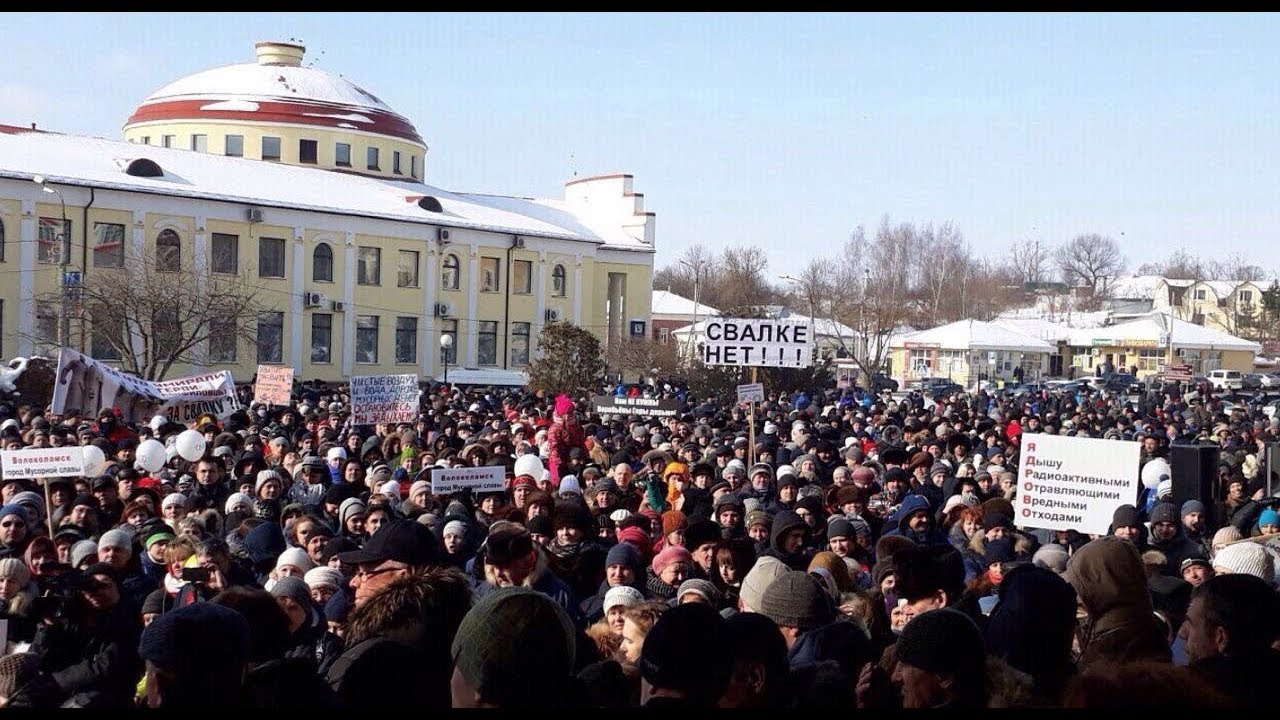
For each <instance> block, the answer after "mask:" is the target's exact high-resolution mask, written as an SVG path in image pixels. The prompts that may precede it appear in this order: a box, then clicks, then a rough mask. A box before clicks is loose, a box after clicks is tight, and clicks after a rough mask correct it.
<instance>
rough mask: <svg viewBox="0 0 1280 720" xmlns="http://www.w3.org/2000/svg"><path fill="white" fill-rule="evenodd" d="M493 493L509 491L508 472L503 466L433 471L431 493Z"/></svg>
mask: <svg viewBox="0 0 1280 720" xmlns="http://www.w3.org/2000/svg"><path fill="white" fill-rule="evenodd" d="M468 488H470V489H471V492H491V491H494V490H505V489H507V471H506V469H505V468H503V467H501V466H485V467H461V468H436V469H434V470H432V471H431V492H432V493H433V494H435V495H448V494H449V493H454V492H458V491H459V490H465V489H468Z"/></svg>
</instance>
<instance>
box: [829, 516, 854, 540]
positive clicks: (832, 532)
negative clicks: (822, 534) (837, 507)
mask: <svg viewBox="0 0 1280 720" xmlns="http://www.w3.org/2000/svg"><path fill="white" fill-rule="evenodd" d="M838 537H842V538H850V539H852V538H853V525H852V524H851V523H850V522H849V521H848V520H845V519H844V518H836V519H835V520H832V521H831V522H829V523H827V538H828V539H829V538H838Z"/></svg>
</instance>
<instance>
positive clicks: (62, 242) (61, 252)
mask: <svg viewBox="0 0 1280 720" xmlns="http://www.w3.org/2000/svg"><path fill="white" fill-rule="evenodd" d="M31 181H32V182H34V183H35V184H37V185H39V186H40V189H41V190H44V191H45V192H47V193H49V194H51V195H56V196H58V204H59V205H61V207H62V225H61V226H60V227H59V228H58V237H57V243H58V289H59V291H60V293H59V294H60V295H61V296H62V305H63V307H62V312H61V313H60V314H59V317H58V347H59V348H63V347H66V345H67V332H68V327H67V325H68V322H67V308H66V302H67V289H68V288H67V263H68V261H69V258H68V257H67V256H68V255H70V254H71V253H70V252H69V248H67V200H66V198H64V197H62V193H61V192H60V191H59V190H58V188H56V187H54V186H52V185H50V184H49V183H48V181H46V180H45V178H44V176H43V175H34V176H32V178H31Z"/></svg>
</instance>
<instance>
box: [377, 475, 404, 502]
mask: <svg viewBox="0 0 1280 720" xmlns="http://www.w3.org/2000/svg"><path fill="white" fill-rule="evenodd" d="M378 492H380V493H382V494H383V495H386V496H387V497H390V498H391V499H393V500H399V499H400V483H398V482H396V481H395V480H388V481H386V482H384V483H382V484H381V485H379V486H378Z"/></svg>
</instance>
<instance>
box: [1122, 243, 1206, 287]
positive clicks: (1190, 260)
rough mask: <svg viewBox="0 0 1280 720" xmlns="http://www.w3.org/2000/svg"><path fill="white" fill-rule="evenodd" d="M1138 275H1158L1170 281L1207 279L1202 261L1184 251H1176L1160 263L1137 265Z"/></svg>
mask: <svg viewBox="0 0 1280 720" xmlns="http://www.w3.org/2000/svg"><path fill="white" fill-rule="evenodd" d="M1138 274H1139V275H1159V276H1160V277H1163V278H1168V279H1170V280H1204V279H1206V277H1207V270H1206V268H1205V264H1204V261H1203V260H1201V259H1200V258H1199V257H1196V256H1195V255H1192V254H1191V253H1189V252H1187V251H1186V250H1183V249H1178V250H1175V251H1174V253H1173V254H1172V255H1170V256H1169V257H1167V258H1165V259H1164V260H1162V261H1160V262H1149V263H1143V264H1142V265H1139V266H1138Z"/></svg>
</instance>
